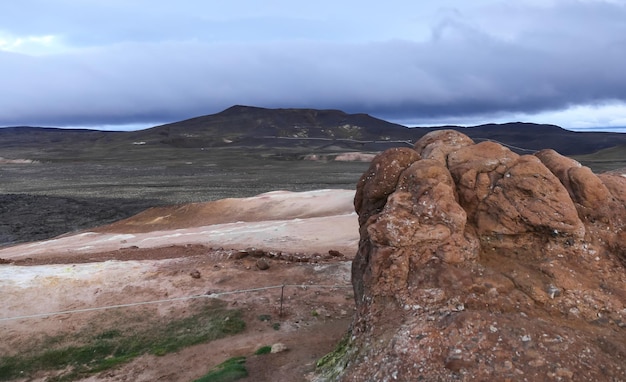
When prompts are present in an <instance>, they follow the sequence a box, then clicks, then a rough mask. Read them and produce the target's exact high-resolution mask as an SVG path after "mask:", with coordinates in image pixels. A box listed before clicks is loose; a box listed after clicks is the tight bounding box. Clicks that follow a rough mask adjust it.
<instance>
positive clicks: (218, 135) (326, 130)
mask: <svg viewBox="0 0 626 382" xmlns="http://www.w3.org/2000/svg"><path fill="white" fill-rule="evenodd" d="M442 127H445V128H447V129H453V130H457V131H461V132H463V134H465V135H467V136H469V137H470V138H472V139H474V140H476V141H481V140H494V141H498V142H501V143H503V144H505V145H507V146H509V147H510V148H512V149H513V150H514V151H516V152H520V153H523V152H534V151H537V150H540V149H544V148H553V149H555V150H557V151H559V152H561V153H563V154H565V155H579V154H588V153H592V152H595V151H598V150H601V149H606V148H610V147H613V146H616V145H625V144H626V134H620V133H604V132H588V133H586V132H585V133H583V132H572V131H568V130H565V129H563V128H560V127H558V126H554V125H540V124H532V123H521V122H516V123H506V124H487V125H480V126H475V127H459V126H441V127H414V128H408V127H405V126H402V125H398V124H394V123H391V122H387V121H384V120H381V119H378V118H374V117H372V116H369V115H367V114H347V113H344V112H342V111H339V110H316V109H264V108H258V107H251V106H233V107H230V108H228V109H226V110H224V111H222V112H220V113H217V114H212V115H206V116H201V117H196V118H191V119H187V120H184V121H180V122H175V123H169V124H166V125H161V126H156V127H153V128H149V129H145V130H140V131H131V132H110V131H94V130H66V129H55V128H36V127H11V128H4V129H0V145H1V147H2V148H10V147H12V148H16V149H23V148H26V147H39V146H45V147H46V148H47V149H50V150H51V149H53V148H55V147H56V148H59V147H61V148H67V147H77V146H80V147H83V148H88V147H91V146H96V147H98V148H100V149H102V148H104V149H107V150H116V149H119V148H122V149H126V148H127V147H128V145H129V144H135V145H142V146H143V145H147V146H152V147H169V148H209V147H250V148H255V147H256V148H291V149H296V148H304V149H306V150H310V149H315V150H331V151H332V150H335V151H337V150H348V151H359V150H362V151H379V150H383V149H386V148H389V147H392V146H398V145H403V144H404V143H406V145H412V143H413V142H415V141H417V140H418V139H419V138H421V137H422V136H423V135H425V134H427V133H428V132H430V131H432V130H433V129H440V128H442Z"/></svg>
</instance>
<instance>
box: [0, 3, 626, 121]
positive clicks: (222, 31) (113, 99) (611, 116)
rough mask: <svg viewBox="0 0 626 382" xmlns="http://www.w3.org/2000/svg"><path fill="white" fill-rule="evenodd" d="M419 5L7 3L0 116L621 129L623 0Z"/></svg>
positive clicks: (0, 48)
mask: <svg viewBox="0 0 626 382" xmlns="http://www.w3.org/2000/svg"><path fill="white" fill-rule="evenodd" d="M5 3H7V4H5ZM218 3H220V4H218ZM221 3H224V4H221ZM339 3H340V4H339ZM421 3H422V2H414V1H408V0H407V1H387V2H384V3H383V2H369V1H342V2H338V1H326V0H324V1H316V2H306V3H304V2H303V3H302V4H299V3H297V2H293V1H283V0H275V1H270V0H268V1H263V2H260V1H252V0H250V1H242V0H239V1H235V0H230V1H228V2H218V1H202V0H197V1H191V0H189V1H179V2H171V1H147V0H146V1H132V2H131V1H121V0H120V1H116V0H91V1H84V0H57V1H48V0H40V1H36V0H20V1H11V2H3V4H2V5H0V86H1V91H0V126H10V125H38V126H83V127H94V128H99V127H100V128H102V127H104V126H108V127H111V126H113V128H115V126H118V125H119V126H128V125H131V124H133V126H135V127H137V126H145V127H147V126H151V125H154V124H159V123H164V122H171V121H177V120H181V119H185V118H191V117H194V116H198V115H204V114H211V113H216V112H219V111H221V110H223V109H225V108H227V107H229V106H232V105H234V104H244V105H253V106H261V107H307V108H309V107H310V108H333V109H341V110H344V111H346V112H365V113H369V114H372V115H374V116H377V117H380V118H384V119H387V120H392V121H397V122H400V123H404V124H406V125H411V126H413V125H430V124H443V123H457V124H474V123H483V122H488V121H495V122H504V121H512V120H527V121H533V122H545V123H556V124H560V125H561V126H563V127H566V128H588V127H606V126H626V71H625V70H624V68H625V67H626V0H624V1H617V0H615V1H608V0H607V1H601V0H586V1H582V0H581V1H575V0H553V1H549V0H542V1H532V0H521V1H516V2H511V1H486V0H483V1H472V2H469V1H462V0H456V1H454V0H448V1H438V2H432V4H421Z"/></svg>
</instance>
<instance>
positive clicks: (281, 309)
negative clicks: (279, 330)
mask: <svg viewBox="0 0 626 382" xmlns="http://www.w3.org/2000/svg"><path fill="white" fill-rule="evenodd" d="M284 295H285V283H283V285H282V286H281V288H280V312H279V313H278V315H279V316H280V317H282V316H283V296H284Z"/></svg>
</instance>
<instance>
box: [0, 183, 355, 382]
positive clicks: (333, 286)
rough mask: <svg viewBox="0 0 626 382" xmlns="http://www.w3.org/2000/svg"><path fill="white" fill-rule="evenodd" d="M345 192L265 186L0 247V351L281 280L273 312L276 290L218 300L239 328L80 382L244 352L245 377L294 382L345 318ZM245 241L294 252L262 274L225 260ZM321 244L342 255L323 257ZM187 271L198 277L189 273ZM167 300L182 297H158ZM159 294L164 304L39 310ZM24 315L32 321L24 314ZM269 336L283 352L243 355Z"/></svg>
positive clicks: (173, 376) (177, 373)
mask: <svg viewBox="0 0 626 382" xmlns="http://www.w3.org/2000/svg"><path fill="white" fill-rule="evenodd" d="M353 195H354V192H353V191H348V190H320V191H313V192H303V193H289V192H273V193H268V194H262V195H259V196H258V197H253V198H245V199H228V200H224V201H218V202H211V203H202V204H195V205H187V206H177V207H171V208H160V209H154V210H149V211H147V212H146V213H144V214H140V215H138V216H137V217H135V218H131V219H128V220H126V221H123V222H120V223H119V224H113V225H110V226H107V227H102V228H101V229H97V230H95V231H94V232H82V233H78V234H73V235H68V236H64V237H59V238H55V239H52V240H46V241H41V242H35V243H26V244H22V245H17V246H13V247H8V248H4V249H2V250H0V258H2V259H5V260H7V261H10V262H12V263H10V264H3V265H0V290H2V294H3V304H2V308H1V309H0V328H1V333H2V334H1V335H0V352H1V354H2V355H9V354H16V353H19V351H20V348H21V347H24V346H27V345H28V344H29V343H31V342H32V341H34V339H36V338H39V337H40V336H42V335H44V334H48V335H54V334H59V333H64V332H80V331H81V330H83V329H85V328H86V327H88V325H92V326H93V325H94V323H95V324H96V325H97V324H99V323H101V324H102V325H103V326H105V325H106V324H107V323H108V322H109V321H108V318H107V317H109V316H110V315H111V312H112V311H115V312H117V313H116V314H118V315H119V314H121V315H124V314H127V315H129V316H130V317H132V316H133V315H136V316H137V317H139V316H141V315H146V314H148V315H165V314H167V315H173V317H175V316H176V314H177V313H176V312H179V311H180V312H184V311H185V309H186V307H188V306H189V304H193V303H194V301H196V300H195V299H185V298H186V297H189V296H206V295H212V296H213V297H217V296H218V294H220V293H228V292H231V291H237V290H241V289H248V288H258V287H267V286H280V285H282V284H286V285H288V287H286V288H285V299H284V311H283V313H284V314H283V316H282V317H279V315H278V313H279V305H280V304H279V302H280V299H279V296H280V294H279V292H280V288H276V289H269V290H266V291H254V292H248V293H238V294H225V295H220V296H219V298H220V299H223V300H226V301H228V302H229V304H230V305H231V306H232V307H234V308H242V309H243V311H244V316H245V319H246V322H247V324H248V325H247V329H246V331H245V332H244V333H242V334H239V335H236V336H234V337H231V338H225V339H222V340H218V341H217V342H215V343H210V344H206V345H197V346H194V347H190V348H187V349H184V350H182V351H180V352H178V353H174V354H169V355H166V356H163V357H155V356H142V357H140V358H139V359H137V360H135V361H133V362H131V363H129V364H126V365H123V366H122V367H121V368H119V369H116V370H113V371H107V372H104V373H101V374H99V375H95V376H93V377H91V378H89V379H88V380H90V381H123V380H129V381H130V380H132V381H154V380H159V379H161V380H168V381H189V380H193V379H194V378H198V377H199V376H201V375H202V374H204V373H206V371H207V370H208V369H209V368H210V367H211V366H213V365H215V364H218V363H220V362H222V361H224V360H225V359H227V358H230V357H232V356H240V355H247V356H250V357H249V360H248V369H249V371H250V377H249V378H248V379H249V380H251V381H263V380H267V381H297V380H304V379H305V375H306V374H307V373H309V372H311V371H312V370H313V368H314V362H315V361H316V360H317V359H318V358H319V357H321V356H322V355H324V354H325V353H327V352H328V351H331V350H332V349H333V347H334V345H335V344H336V342H337V341H338V340H339V339H340V337H341V336H342V335H343V334H344V333H345V332H346V331H347V329H348V326H349V324H350V321H351V317H352V311H353V300H352V298H353V297H352V288H351V284H350V260H351V258H352V256H353V255H354V253H355V252H356V246H357V244H358V223H357V217H356V215H355V214H354V213H353V212H352V211H353V207H352V198H353ZM198 211H200V212H198ZM198 224H202V225H199V226H198ZM183 227H184V228H183ZM129 232H132V233H129ZM248 247H257V248H259V249H264V250H267V251H269V250H271V251H273V253H274V254H275V253H278V252H283V253H290V254H297V255H298V257H297V258H298V259H299V261H298V262H297V261H289V260H288V259H289V258H288V257H285V256H283V257H273V258H268V257H267V256H266V261H267V262H268V263H269V265H270V268H269V269H268V270H265V271H261V270H259V269H258V268H257V266H256V262H257V261H258V259H257V258H255V257H253V256H247V257H245V258H241V259H236V257H238V256H235V254H236V253H237V251H236V250H238V249H244V248H248ZM329 250H336V251H340V252H341V253H342V254H344V256H340V257H337V256H335V257H331V256H329V255H328V251H329ZM303 261H306V262H303ZM33 264H34V265H33ZM192 272H195V273H196V276H197V275H198V274H199V275H200V277H197V278H194V277H191V276H190V274H191V273H192ZM289 285H306V287H296V286H293V287H292V286H289ZM178 298H183V300H181V301H169V300H172V299H178ZM207 298H208V297H207ZM158 300H164V301H163V302H161V303H158V304H150V305H146V306H138V307H123V308H115V309H107V310H102V311H100V310H98V311H89V312H74V313H64V314H59V315H46V314H43V315H41V316H39V315H40V314H42V313H50V312H63V311H69V310H81V309H85V308H94V307H106V306H112V305H120V304H132V303H139V302H150V301H158ZM312 312H316V313H315V314H312ZM180 314H182V313H180ZM262 314H269V315H272V316H273V318H274V320H276V321H279V322H280V324H281V325H280V330H274V329H273V328H271V327H270V326H269V325H268V324H267V323H266V322H261V321H259V320H258V318H257V317H258V316H259V315H262ZM30 315H34V316H36V317H24V316H30ZM16 317H22V318H16ZM14 318H16V319H14ZM276 342H283V343H285V344H286V345H287V346H288V347H289V348H290V349H291V350H289V351H288V352H285V353H280V354H273V355H269V356H267V357H266V358H262V359H261V358H258V357H256V358H255V356H252V354H253V353H254V351H255V350H256V349H257V348H258V347H260V346H264V345H268V344H270V345H271V344H272V343H276ZM46 376H47V374H42V375H38V376H35V379H34V380H45V378H46ZM26 380H31V379H26Z"/></svg>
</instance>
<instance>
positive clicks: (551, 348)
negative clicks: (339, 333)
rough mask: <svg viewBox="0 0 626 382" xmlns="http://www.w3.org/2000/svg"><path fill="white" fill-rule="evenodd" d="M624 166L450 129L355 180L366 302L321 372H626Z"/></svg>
mask: <svg viewBox="0 0 626 382" xmlns="http://www.w3.org/2000/svg"><path fill="white" fill-rule="evenodd" d="M625 190H626V178H625V177H624V176H623V174H621V173H607V174H600V175H595V174H593V173H592V172H591V171H590V170H589V169H588V168H586V167H583V166H581V165H580V164H579V163H578V162H576V161H573V160H572V159H569V158H565V157H562V156H560V155H559V154H558V153H556V152H554V151H551V150H546V151H542V152H539V153H536V154H535V155H521V156H520V155H518V154H515V153H513V152H512V151H510V150H509V149H507V148H505V147H503V146H501V145H499V144H497V143H494V142H482V143H478V144H475V143H474V142H472V141H471V140H470V139H469V138H467V137H466V136H464V135H463V134H461V133H458V132H454V131H446V130H442V131H436V132H433V133H430V134H427V135H426V136H424V137H423V138H422V139H421V140H420V141H418V142H417V143H416V145H415V148H414V149H413V150H412V149H408V148H403V149H392V150H388V151H386V152H384V153H382V154H381V155H379V156H378V157H377V158H376V159H375V160H374V161H373V162H372V164H371V166H370V169H369V170H368V171H367V172H366V173H365V174H364V175H363V177H362V178H361V180H360V181H359V183H358V185H357V192H356V197H355V209H356V211H357V213H358V214H359V223H360V234H361V237H360V243H359V250H358V253H357V255H356V258H355V260H354V262H353V266H352V282H353V286H354V292H355V302H356V307H357V310H356V314H355V318H354V322H353V324H352V327H351V330H350V332H349V333H348V335H347V336H346V338H345V339H344V340H343V341H342V343H341V344H340V346H338V348H337V350H336V351H335V352H334V353H333V354H331V355H330V356H328V357H325V358H324V359H323V360H322V361H321V362H320V365H319V373H318V375H317V379H318V380H320V381H321V380H341V381H421V380H423V381H458V380H479V381H491V380H502V381H505V380H511V381H513V380H528V381H539V380H554V381H559V380H609V381H610V380H612V381H618V380H626V290H625V289H624V285H626V269H625V261H626V255H625V253H626V250H625V249H626V234H625V233H624V228H625V226H626V224H625V221H626V191H625Z"/></svg>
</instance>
